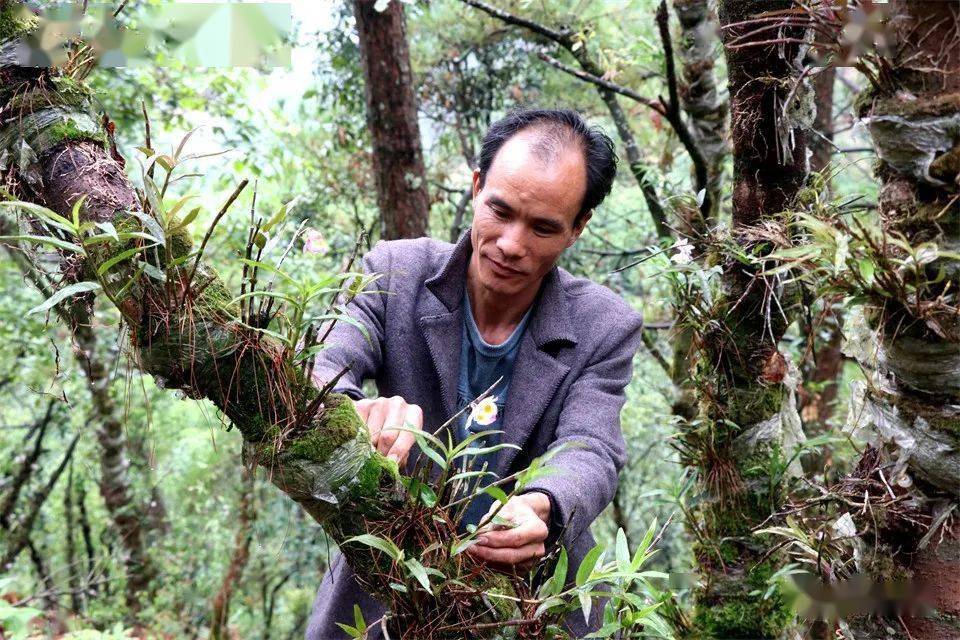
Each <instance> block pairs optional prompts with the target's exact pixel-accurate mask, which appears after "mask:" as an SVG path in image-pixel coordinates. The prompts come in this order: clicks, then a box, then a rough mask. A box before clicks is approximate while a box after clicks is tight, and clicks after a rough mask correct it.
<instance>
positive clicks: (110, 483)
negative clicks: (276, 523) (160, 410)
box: [0, 220, 166, 614]
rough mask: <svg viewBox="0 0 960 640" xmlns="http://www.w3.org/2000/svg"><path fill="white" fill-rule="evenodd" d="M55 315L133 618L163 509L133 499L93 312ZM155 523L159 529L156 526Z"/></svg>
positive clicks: (18, 258) (20, 259) (30, 269)
mask: <svg viewBox="0 0 960 640" xmlns="http://www.w3.org/2000/svg"><path fill="white" fill-rule="evenodd" d="M13 226H14V225H12V224H9V223H8V221H7V220H0V235H9V234H10V233H11V232H12V227H13ZM10 255H11V257H12V258H13V259H14V261H15V262H17V263H18V265H19V266H20V268H21V270H22V271H23V272H24V276H25V277H26V278H27V279H28V280H30V281H32V282H33V284H34V286H36V287H37V289H38V290H39V291H40V293H41V294H42V295H43V296H44V297H50V296H51V295H53V293H54V291H53V289H52V288H51V286H50V284H49V282H48V281H47V279H46V278H45V277H44V276H43V274H41V273H40V272H39V271H38V270H37V269H36V268H35V266H34V265H33V264H31V263H30V261H29V260H27V259H25V257H24V256H23V255H21V254H20V253H18V252H16V251H11V252H10ZM54 311H55V312H56V314H57V316H58V317H59V318H60V320H61V321H62V322H63V323H64V324H66V325H67V326H68V327H70V330H71V332H72V334H73V346H74V355H75V357H76V359H77V362H78V363H79V365H80V368H81V369H82V370H83V373H84V376H85V377H86V380H87V389H88V390H89V391H90V400H91V411H90V418H91V423H92V424H93V425H94V426H95V432H96V436H97V442H98V444H99V445H100V483H99V486H100V495H101V496H102V497H103V501H104V505H105V506H106V507H107V513H109V515H110V522H111V524H112V525H113V527H114V529H115V531H116V534H117V538H118V539H119V541H120V548H121V551H122V557H121V561H122V563H123V566H124V575H125V578H126V583H125V596H126V604H127V606H128V608H129V610H130V611H131V612H132V613H134V614H135V613H136V612H137V611H139V610H140V608H141V607H142V604H143V599H144V597H145V593H146V590H147V589H148V587H149V585H150V580H151V578H152V577H153V575H154V570H153V567H152V566H151V563H150V559H149V557H148V555H147V552H146V546H147V539H146V536H145V531H144V529H145V528H151V529H154V530H155V531H156V532H157V533H158V534H159V532H160V531H162V530H163V529H165V524H166V515H165V510H163V512H162V514H161V513H158V512H157V508H156V506H153V507H151V506H150V505H145V504H143V503H142V502H140V501H138V500H137V499H136V498H135V496H134V489H133V487H132V484H131V480H130V473H129V468H130V462H129V460H128V457H127V437H126V433H125V431H124V425H123V423H122V421H121V419H120V413H121V412H120V408H119V407H118V406H117V402H116V400H115V399H114V397H113V395H112V394H111V392H110V382H111V376H110V367H109V366H108V364H107V363H106V362H105V361H104V354H103V352H102V350H101V349H99V348H98V340H97V334H96V332H95V331H94V329H93V326H92V321H93V313H92V309H90V308H88V307H87V306H86V305H72V306H71V305H58V306H57V307H55V309H54ZM148 471H149V470H148ZM146 477H147V481H148V482H150V481H151V480H152V473H147V476H146ZM151 500H160V505H161V508H162V496H161V495H160V492H159V489H158V488H157V487H153V490H152V491H151ZM151 508H152V509H153V515H151ZM161 516H162V517H161ZM155 525H159V527H160V528H155Z"/></svg>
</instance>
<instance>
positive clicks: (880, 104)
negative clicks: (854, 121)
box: [854, 91, 960, 118]
mask: <svg viewBox="0 0 960 640" xmlns="http://www.w3.org/2000/svg"><path fill="white" fill-rule="evenodd" d="M866 94H870V96H869V98H864V95H866ZM866 99H869V100H870V102H865V100H866ZM854 106H855V107H856V109H857V115H858V116H859V117H861V118H862V117H864V116H868V115H869V116H888V115H889V116H902V117H904V118H927V117H936V116H949V115H953V114H955V113H957V112H958V111H960V93H945V94H940V95H936V96H933V97H929V98H923V99H912V100H908V99H904V98H902V97H899V96H892V97H881V96H879V95H878V94H877V93H876V92H869V91H864V92H863V93H862V94H861V95H860V96H859V97H858V99H857V101H856V102H855V103H854ZM861 109H865V110H864V111H862V112H861Z"/></svg>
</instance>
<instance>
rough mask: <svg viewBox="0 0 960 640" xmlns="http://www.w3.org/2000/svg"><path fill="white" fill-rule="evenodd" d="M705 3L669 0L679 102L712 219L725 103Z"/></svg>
mask: <svg viewBox="0 0 960 640" xmlns="http://www.w3.org/2000/svg"><path fill="white" fill-rule="evenodd" d="M710 5H711V3H710V1H709V0H673V9H674V11H675V12H676V14H677V18H678V19H679V20H680V28H681V31H680V40H679V42H678V43H677V44H678V46H677V53H678V57H679V58H680V62H681V74H680V77H681V82H680V103H681V105H682V106H683V110H684V112H686V114H687V116H688V119H689V125H690V129H691V134H692V135H693V138H694V140H695V141H696V143H697V146H698V147H699V148H700V152H701V154H702V155H703V158H704V160H705V161H706V163H707V179H708V182H707V190H708V191H709V201H710V204H711V208H710V211H709V212H707V216H706V217H707V220H708V221H709V220H715V219H716V215H717V212H718V211H719V210H720V202H721V187H722V184H723V163H724V160H725V159H726V157H727V154H728V153H729V150H730V149H729V147H730V145H729V142H728V140H727V106H728V105H727V101H726V99H724V98H723V97H722V96H721V94H720V90H719V88H718V87H717V78H716V74H715V73H714V67H715V64H716V60H717V59H718V57H719V55H720V39H719V37H718V33H719V28H720V25H719V24H717V19H716V16H715V15H714V12H713V9H712V8H711V6H710Z"/></svg>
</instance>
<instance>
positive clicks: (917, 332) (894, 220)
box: [852, 0, 960, 640]
mask: <svg viewBox="0 0 960 640" xmlns="http://www.w3.org/2000/svg"><path fill="white" fill-rule="evenodd" d="M890 10H891V11H892V15H893V17H892V19H891V21H890V27H891V29H892V30H893V31H894V33H895V39H894V42H895V43H897V51H896V55H895V56H894V57H893V58H892V64H891V71H890V75H889V76H888V81H887V82H886V83H885V84H884V86H880V87H874V89H873V90H872V91H871V92H870V93H869V94H867V95H865V96H862V98H861V100H860V101H859V103H858V107H857V108H858V113H857V115H858V116H859V117H861V118H863V121H864V123H865V124H866V126H867V129H868V130H869V132H870V135H871V137H872V139H873V143H874V147H875V149H876V152H877V156H878V158H879V163H878V165H877V167H878V168H877V177H878V178H879V180H880V198H879V203H878V206H879V213H880V219H881V221H882V224H883V227H884V230H885V232H886V233H887V234H902V235H903V236H905V237H906V239H907V240H908V241H909V243H910V245H911V246H913V247H917V246H919V245H921V244H922V243H933V245H935V246H936V247H937V249H936V251H937V253H936V254H930V255H931V256H932V255H936V259H934V260H933V261H932V262H928V263H926V264H925V266H924V267H923V268H922V269H919V272H920V273H919V275H918V277H920V278H923V279H925V280H927V281H929V282H931V283H933V284H932V286H928V287H924V288H923V289H922V290H923V292H924V293H923V294H922V295H917V296H916V298H917V299H910V300H901V301H894V300H890V299H886V300H880V301H878V302H877V304H876V305H875V306H872V307H870V308H868V309H867V318H868V320H869V322H870V324H871V327H872V329H873V330H874V334H875V335H874V337H875V340H876V343H877V344H878V345H879V346H880V349H879V353H880V357H879V370H878V372H877V373H878V375H877V376H876V377H875V379H874V380H872V382H873V384H871V385H869V386H868V387H867V388H865V389H864V393H863V396H862V400H863V422H862V423H861V424H860V425H858V426H869V427H872V430H873V432H874V433H875V434H876V436H877V437H878V441H879V443H878V449H875V450H870V451H869V452H868V453H869V455H871V456H878V459H877V460H876V461H874V462H872V463H871V464H868V462H870V461H869V460H866V459H865V460H862V461H861V465H860V467H861V469H865V468H869V469H871V470H872V476H871V477H872V478H873V479H875V480H876V482H875V483H874V487H875V488H874V489H871V490H870V491H869V495H868V498H869V499H870V500H871V501H878V502H882V501H883V499H884V495H883V493H884V492H887V491H888V490H889V491H890V492H892V493H893V494H895V495H896V496H897V497H898V501H897V502H898V503H899V506H898V504H888V505H887V508H878V509H873V510H871V512H872V513H873V514H874V518H873V519H870V518H868V517H867V516H861V515H858V514H854V516H855V519H856V521H857V525H858V531H861V532H863V531H866V532H868V533H866V534H864V535H863V536H862V543H863V544H865V545H866V546H867V547H868V549H867V550H866V551H865V552H864V553H862V554H861V556H862V558H864V560H863V564H864V566H862V567H861V569H862V570H865V571H867V572H869V573H870V574H871V575H872V577H873V578H874V579H875V580H877V581H891V580H893V581H897V580H913V581H914V586H913V587H912V588H911V589H910V593H912V594H919V597H920V599H921V601H923V602H925V604H926V605H927V606H928V607H929V608H930V609H929V611H927V612H926V615H923V614H922V613H921V614H918V613H917V611H916V610H910V609H907V610H905V611H902V613H903V619H902V620H897V618H896V616H893V617H891V618H888V619H882V618H879V619H878V618H874V619H867V618H861V619H858V620H856V621H853V623H852V627H854V629H855V633H857V634H858V636H857V637H880V636H883V637H889V638H903V639H906V638H913V639H914V640H934V639H937V640H939V639H941V638H957V637H960V578H958V575H960V504H958V503H960V408H958V407H960V317H958V315H957V313H956V308H957V306H958V302H957V287H958V286H960V260H957V259H956V254H957V253H960V47H958V46H957V42H958V41H960V14H958V9H957V5H956V3H955V2H946V1H934V2H915V1H913V0H894V1H893V2H891V6H890ZM928 246H930V245H928ZM888 250H889V251H890V252H891V253H892V252H894V251H895V250H896V249H895V247H893V246H892V245H890V246H889V247H888ZM944 252H952V254H953V255H943V253H944ZM901 257H902V256H901ZM865 364H867V365H868V366H869V365H870V364H871V363H869V362H868V363H865ZM868 370H869V368H868ZM881 481H882V482H881ZM861 495H863V493H862V492H861ZM911 616H913V617H911ZM884 629H887V630H890V629H892V630H893V632H892V633H890V632H889V631H888V632H887V634H886V635H884ZM908 630H909V631H908Z"/></svg>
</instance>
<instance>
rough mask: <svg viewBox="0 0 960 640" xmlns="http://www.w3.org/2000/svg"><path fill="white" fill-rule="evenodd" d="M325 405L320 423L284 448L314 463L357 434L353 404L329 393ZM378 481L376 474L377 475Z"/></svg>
mask: <svg viewBox="0 0 960 640" xmlns="http://www.w3.org/2000/svg"><path fill="white" fill-rule="evenodd" d="M330 395H331V399H330V400H328V401H327V407H326V408H325V409H324V411H323V414H322V416H321V425H320V426H319V427H317V428H316V429H313V430H311V431H308V432H307V433H306V434H304V435H303V436H301V437H300V438H298V439H297V440H294V441H293V442H290V443H287V444H286V447H285V449H286V450H287V451H288V452H290V453H291V454H293V455H296V456H298V457H302V458H306V459H308V460H313V461H316V462H323V461H325V460H326V459H327V458H328V457H329V456H330V454H331V453H333V451H334V450H335V449H336V448H337V447H339V446H340V445H342V444H344V443H345V442H349V441H350V440H353V439H354V438H356V437H357V433H358V430H359V425H360V416H358V415H357V412H356V411H355V410H354V408H353V403H352V402H350V400H349V399H347V398H346V397H345V396H335V395H334V394H330ZM377 479H378V480H379V473H378V474H377Z"/></svg>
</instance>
